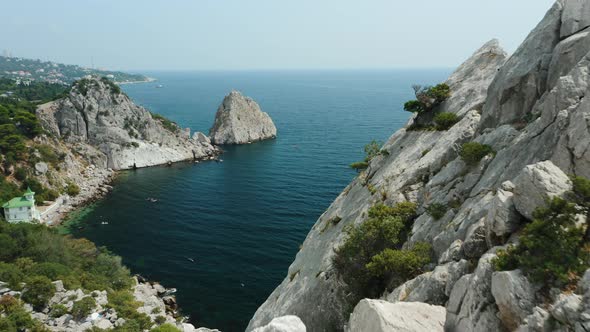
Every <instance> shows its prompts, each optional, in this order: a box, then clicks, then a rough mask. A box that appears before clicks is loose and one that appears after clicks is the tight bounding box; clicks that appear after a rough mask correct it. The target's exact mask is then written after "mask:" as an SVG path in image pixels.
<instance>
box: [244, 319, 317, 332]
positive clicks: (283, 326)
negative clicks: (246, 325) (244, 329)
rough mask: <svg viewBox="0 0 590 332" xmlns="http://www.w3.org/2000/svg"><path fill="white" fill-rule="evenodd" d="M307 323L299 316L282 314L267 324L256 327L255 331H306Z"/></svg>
mask: <svg viewBox="0 0 590 332" xmlns="http://www.w3.org/2000/svg"><path fill="white" fill-rule="evenodd" d="M305 331H306V328H305V324H303V322H302V321H301V319H299V317H297V316H292V315H291V316H282V317H277V318H275V319H273V320H272V321H270V323H268V324H267V325H265V326H262V327H259V328H256V329H254V330H253V332H305Z"/></svg>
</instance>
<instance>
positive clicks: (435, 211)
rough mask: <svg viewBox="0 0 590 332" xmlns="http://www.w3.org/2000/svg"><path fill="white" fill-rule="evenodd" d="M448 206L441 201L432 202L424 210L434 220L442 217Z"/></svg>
mask: <svg viewBox="0 0 590 332" xmlns="http://www.w3.org/2000/svg"><path fill="white" fill-rule="evenodd" d="M447 210H448V207H447V206H446V205H444V204H441V203H432V204H430V205H429V206H427V207H426V212H427V213H428V214H429V215H430V216H431V217H432V218H434V220H439V219H440V218H442V217H444V216H445V214H446V213H447Z"/></svg>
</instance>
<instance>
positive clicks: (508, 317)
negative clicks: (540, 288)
mask: <svg viewBox="0 0 590 332" xmlns="http://www.w3.org/2000/svg"><path fill="white" fill-rule="evenodd" d="M492 295H493V296H494V299H495V301H496V305H497V306H498V310H499V311H500V319H501V320H502V323H504V326H506V327H507V328H508V329H510V330H514V329H516V328H517V327H518V326H519V325H520V324H521V323H522V322H523V321H524V319H525V318H526V317H527V316H528V315H530V314H531V313H532V311H533V308H534V306H535V305H534V303H535V298H534V296H535V292H534V289H533V287H532V286H531V284H530V283H529V281H528V280H527V278H526V277H525V276H524V275H523V274H522V272H521V271H520V270H514V271H502V272H494V274H493V275H492Z"/></svg>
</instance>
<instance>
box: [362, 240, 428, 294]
mask: <svg viewBox="0 0 590 332" xmlns="http://www.w3.org/2000/svg"><path fill="white" fill-rule="evenodd" d="M431 252H432V247H431V246H430V244H428V243H425V242H419V243H416V244H414V246H412V248H411V249H409V250H395V249H389V248H387V249H385V250H383V251H382V252H381V253H379V254H377V255H375V256H373V258H371V262H370V263H369V264H367V270H369V273H371V275H373V276H374V277H377V278H385V279H387V280H390V283H391V285H392V287H397V286H398V285H401V284H402V283H404V282H405V281H406V280H410V279H412V278H414V277H415V276H417V275H419V274H421V273H422V272H423V268H424V266H425V265H426V264H428V263H430V261H431V259H432V258H431V256H432V253H431Z"/></svg>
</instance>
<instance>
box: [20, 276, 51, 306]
mask: <svg viewBox="0 0 590 332" xmlns="http://www.w3.org/2000/svg"><path fill="white" fill-rule="evenodd" d="M25 283H26V285H25V289H24V290H23V295H22V299H23V300H24V301H25V302H27V303H30V304H31V305H32V306H33V307H35V308H38V309H42V308H44V307H45V306H46V305H47V302H48V301H49V299H50V298H51V297H52V296H53V294H55V286H53V284H52V283H51V280H50V279H49V278H47V277H46V276H42V275H36V276H32V277H28V278H26V279H25Z"/></svg>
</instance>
